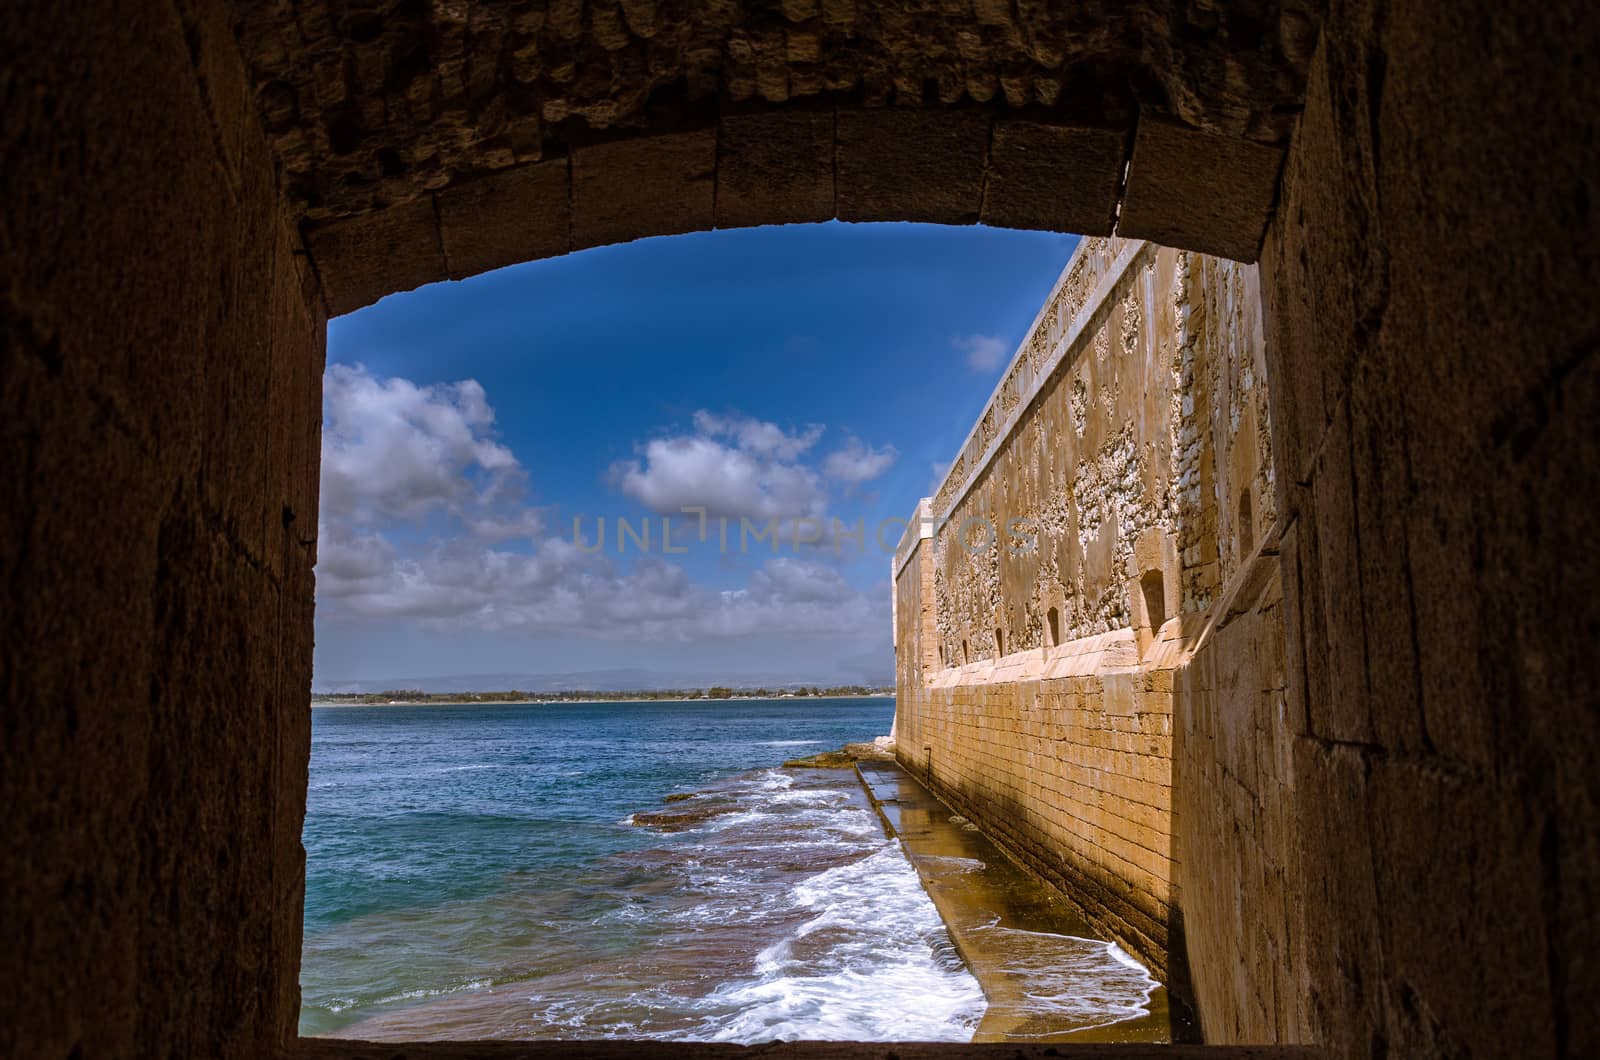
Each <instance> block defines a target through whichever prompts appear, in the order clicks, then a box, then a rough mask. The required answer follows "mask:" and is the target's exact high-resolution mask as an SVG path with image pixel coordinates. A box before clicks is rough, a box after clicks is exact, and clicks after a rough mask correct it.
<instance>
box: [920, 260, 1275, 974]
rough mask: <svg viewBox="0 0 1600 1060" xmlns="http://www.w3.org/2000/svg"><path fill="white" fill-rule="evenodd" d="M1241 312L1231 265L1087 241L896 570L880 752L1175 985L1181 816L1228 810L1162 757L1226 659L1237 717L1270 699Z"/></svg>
mask: <svg viewBox="0 0 1600 1060" xmlns="http://www.w3.org/2000/svg"><path fill="white" fill-rule="evenodd" d="M1260 305H1261V302H1260V293H1259V289H1258V286H1257V279H1256V270H1255V268H1253V267H1249V266H1241V265H1238V264H1236V263H1233V262H1227V261H1223V260H1220V259H1215V258H1209V257H1205V256H1203V255H1198V254H1192V253H1187V252H1183V251H1177V250H1172V249H1168V248H1164V247H1159V246H1156V245H1154V244H1150V243H1142V242H1136V241H1125V240H1119V239H1089V240H1085V241H1084V243H1083V244H1082V246H1081V247H1080V249H1079V251H1078V253H1077V254H1075V255H1074V257H1073V259H1072V260H1071V261H1070V262H1069V263H1068V265H1067V267H1066V269H1065V270H1064V271H1063V273H1062V276H1061V279H1060V280H1059V281H1058V283H1057V284H1056V286H1055V288H1054V289H1053V290H1052V292H1051V294H1050V296H1049V298H1048V299H1047V300H1046V303H1045V305H1044V307H1043V308H1042V309H1041V311H1040V314H1039V316H1038V318H1037V320H1036V321H1035V323H1034V326H1033V328H1032V329H1031V330H1030V332H1029V334H1028V337H1027V338H1026V339H1025V340H1024V341H1023V343H1022V345H1021V347H1020V349H1019V350H1018V351H1017V354H1016V356H1015V358H1014V359H1013V361H1012V363H1011V365H1010V366H1009V368H1008V369H1007V371H1006V373H1005V375H1004V376H1003V378H1002V381H1001V383H1000V385H999V386H998V387H997V388H996V391H995V394H994V396H993V397H992V398H991V400H990V402H989V404H988V406H987V408H986V409H985V412H984V414H983V416H982V417H981V418H980V420H979V422H978V423H977V425H976V426H975V427H974V428H973V430H972V433H971V435H970V436H969V437H968V439H967V441H966V442H965V443H964V445H963V446H962V449H961V451H960V453H959V454H958V455H957V458H956V460H955V462H954V464H953V466H952V468H951V470H950V472H949V475H948V476H947V478H946V479H945V481H944V482H943V483H942V484H941V486H940V488H939V489H938V491H937V492H936V494H935V496H934V497H933V498H931V500H929V501H928V502H925V507H924V509H923V512H922V515H921V517H920V518H919V519H917V520H915V521H914V523H913V526H912V528H911V529H910V530H908V532H907V534H906V536H905V539H904V540H903V541H902V543H901V548H900V551H899V553H898V554H897V556H896V559H895V575H896V582H895V592H896V627H897V628H896V645H897V663H898V670H897V676H898V692H899V696H900V698H899V712H898V717H897V719H896V733H897V737H898V748H899V755H900V758H901V760H902V762H904V763H905V764H906V765H907V766H909V767H910V768H912V769H914V770H915V771H917V772H918V773H919V774H921V775H923V776H925V777H927V778H928V779H929V781H930V782H931V783H932V785H933V786H934V787H935V788H936V789H937V790H938V791H939V792H940V793H941V794H943V795H944V796H945V797H946V798H947V799H948V801H950V802H951V803H952V804H953V805H955V806H956V807H957V808H959V809H960V810H961V811H962V812H963V813H965V814H967V815H968V816H970V817H972V818H973V819H974V820H976V821H978V822H979V823H980V824H981V825H982V826H983V827H984V828H985V829H986V830H987V831H988V832H990V833H991V834H992V835H994V836H995V838H997V839H999V840H1000V841H1001V842H1002V843H1003V844H1004V845H1005V846H1006V847H1007V848H1008V849H1009V850H1010V851H1011V852H1012V853H1013V854H1014V855H1016V856H1017V857H1018V858H1019V859H1020V860H1022V861H1024V862H1025V863H1026V864H1028V865H1029V866H1030V867H1032V868H1033V869H1034V870H1035V871H1037V872H1039V873H1040V874H1041V875H1043V876H1044V877H1046V878H1047V879H1049V880H1051V881H1052V882H1053V883H1055V884H1057V885H1058V886H1059V887H1060V888H1061V890H1062V891H1063V893H1064V894H1065V895H1066V896H1067V897H1068V898H1069V899H1071V900H1072V901H1074V902H1075V903H1077V904H1078V905H1079V906H1080V907H1082V909H1083V911H1084V912H1085V914H1086V915H1087V916H1088V918H1089V919H1090V920H1091V921H1092V922H1093V923H1095V924H1096V925H1097V926H1098V927H1100V928H1101V929H1102V930H1103V931H1105V932H1106V933H1107V934H1108V935H1110V936H1111V937H1112V938H1115V939H1116V940H1118V941H1119V942H1120V943H1122V944H1123V945H1124V946H1125V947H1126V948H1127V949H1129V950H1130V951H1132V952H1134V953H1135V954H1137V955H1138V956H1140V957H1141V958H1142V959H1143V960H1144V961H1145V962H1146V963H1148V964H1149V965H1151V966H1152V968H1154V969H1155V970H1156V971H1157V972H1158V974H1160V975H1161V976H1162V977H1163V978H1165V979H1168V980H1172V981H1175V982H1176V985H1178V986H1179V987H1180V989H1183V988H1185V987H1186V978H1187V977H1186V972H1185V970H1184V968H1183V961H1182V959H1181V958H1182V953H1181V952H1179V951H1178V950H1177V948H1176V947H1175V934H1174V930H1173V929H1174V926H1175V922H1176V917H1175V912H1176V910H1177V909H1178V906H1179V895H1180V894H1181V893H1182V892H1183V891H1184V890H1185V888H1186V887H1189V886H1190V884H1189V882H1188V880H1187V878H1186V877H1185V875H1184V873H1183V871H1182V866H1181V865H1180V863H1179V861H1178V859H1177V858H1176V857H1175V845H1177V844H1176V843H1175V839H1174V834H1175V830H1176V829H1177V826H1176V824H1175V822H1176V821H1177V820H1178V819H1179V818H1180V817H1181V812H1180V808H1181V807H1182V806H1183V805H1185V802H1184V799H1185V798H1188V797H1190V796H1192V797H1193V799H1194V801H1195V804H1196V805H1205V806H1206V807H1207V809H1206V813H1207V814H1208V815H1210V817H1209V818H1208V823H1211V822H1214V821H1215V820H1217V819H1220V817H1228V818H1229V819H1231V818H1232V817H1234V816H1238V815H1244V814H1246V813H1247V808H1246V807H1245V806H1244V804H1243V802H1242V801H1241V800H1239V799H1237V798H1233V797H1232V796H1231V795H1230V794H1228V793H1224V794H1223V795H1222V796H1220V797H1218V796H1216V795H1215V793H1214V791H1213V790H1212V789H1211V788H1205V789H1204V790H1199V789H1198V788H1196V785H1200V786H1203V785H1206V784H1210V783H1214V782H1217V781H1218V779H1219V778H1227V777H1229V776H1231V773H1230V765H1229V763H1231V761H1232V760H1231V759H1227V758H1224V759H1222V760H1221V762H1220V763H1219V762H1212V761H1207V762H1206V763H1204V764H1201V765H1197V766H1196V767H1194V768H1191V769H1187V770H1186V769H1184V768H1183V767H1182V763H1181V762H1175V758H1174V746H1175V744H1176V743H1178V742H1180V740H1181V735H1180V734H1179V733H1178V730H1179V729H1181V728H1182V727H1183V726H1186V725H1187V726H1190V727H1193V726H1195V725H1196V724H1197V723H1199V724H1200V726H1201V733H1202V735H1193V736H1191V737H1190V745H1192V746H1195V747H1202V746H1204V744H1203V741H1204V740H1206V739H1210V738H1211V736H1210V734H1211V733H1213V732H1214V731H1215V728H1216V726H1215V725H1213V724H1211V723H1210V722H1209V721H1208V720H1206V719H1204V718H1202V717H1200V716H1199V715H1197V714H1194V713H1193V712H1191V711H1189V710H1187V709H1186V707H1187V706H1188V703H1189V699H1186V698H1185V696H1189V697H1190V698H1192V699H1193V700H1195V701H1196V702H1198V701H1199V700H1200V699H1201V698H1206V704H1207V709H1209V708H1210V706H1211V704H1212V703H1213V701H1216V700H1218V699H1219V697H1218V696H1217V695H1216V694H1214V693H1215V690H1216V689H1217V688H1218V685H1219V681H1222V682H1223V683H1224V684H1226V690H1227V691H1228V692H1237V691H1238V689H1237V687H1236V686H1237V681H1235V680H1234V678H1236V677H1237V674H1236V672H1235V670H1236V668H1234V669H1230V663H1231V662H1232V661H1233V659H1234V655H1233V654H1232V653H1239V655H1240V657H1248V658H1250V659H1252V660H1259V659H1264V660H1266V663H1265V664H1264V669H1262V672H1261V674H1260V675H1257V674H1256V673H1255V672H1254V671H1252V675H1251V677H1250V679H1249V685H1250V687H1249V688H1248V690H1246V691H1245V692H1244V694H1243V699H1244V700H1247V701H1248V703H1246V704H1244V709H1246V710H1254V709H1256V705H1257V704H1262V706H1261V708H1260V709H1261V710H1267V709H1270V705H1271V703H1272V701H1273V699H1274V697H1276V700H1277V701H1279V702H1281V700H1282V694H1283V693H1282V686H1283V680H1282V665H1281V662H1276V663H1274V662H1273V660H1281V656H1282V649H1281V632H1280V629H1279V626H1278V625H1277V614H1278V612H1277V610H1276V609H1275V608H1274V607H1273V602H1274V601H1275V600H1276V599H1277V598H1278V597H1277V595H1275V594H1277V593H1278V592H1279V590H1278V587H1277V584H1276V581H1275V580H1271V579H1268V580H1265V581H1264V580H1263V578H1262V574H1263V572H1270V571H1269V568H1270V570H1272V571H1275V569H1276V568H1275V566H1273V565H1272V561H1271V560H1264V559H1262V558H1261V556H1262V553H1263V552H1266V553H1267V554H1269V555H1270V554H1271V548H1270V542H1271V540H1272V534H1273V525H1274V519H1275V505H1274V500H1273V481H1272V454H1271V432H1270V428H1269V422H1268V413H1267V402H1266V398H1267V394H1266V387H1265V360H1264V350H1263V346H1262V328H1261V311H1260ZM1264 545H1266V546H1267V547H1265V548H1264V547H1263V546H1264ZM1244 590H1247V591H1248V597H1249V598H1248V601H1247V602H1248V603H1249V604H1250V605H1251V606H1252V607H1257V608H1258V609H1259V610H1261V611H1262V614H1263V615H1264V616H1265V617H1261V618H1259V620H1258V621H1255V622H1254V623H1252V624H1249V625H1240V624H1238V623H1235V624H1234V632H1233V634H1232V635H1231V639H1230V642H1229V643H1230V648H1229V652H1230V654H1229V655H1228V657H1227V658H1226V659H1223V660H1220V661H1219V660H1218V659H1216V658H1215V653H1211V654H1207V655H1205V658H1206V660H1207V662H1206V666H1205V668H1204V670H1203V672H1202V673H1198V674H1191V673H1190V672H1189V665H1190V663H1191V661H1192V660H1193V659H1194V658H1195V657H1196V653H1197V652H1199V653H1206V652H1208V645H1209V643H1210V641H1211V639H1212V638H1213V636H1214V635H1215V632H1216V631H1217V630H1218V629H1220V628H1222V627H1223V626H1224V625H1226V624H1227V623H1228V622H1229V620H1230V619H1231V618H1232V617H1233V609H1234V608H1236V607H1237V606H1239V601H1240V600H1241V599H1242V597H1241V592H1242V591H1244ZM1241 634H1243V635H1241ZM1219 674H1221V675H1222V677H1219V676H1218V675H1219ZM1257 676H1259V680H1258V679H1257ZM1230 681H1231V682H1232V683H1228V682H1230ZM1207 697H1208V698H1207ZM1250 753H1253V750H1251V751H1250ZM1250 782H1251V784H1252V785H1254V784H1256V783H1257V782H1258V777H1257V776H1256V775H1255V774H1254V773H1252V774H1251V778H1250ZM1180 785H1187V786H1180ZM1235 786H1236V787H1237V786H1238V785H1237V784H1235ZM1191 789H1195V790H1191ZM1175 793H1176V795H1177V799H1176V801H1175ZM1246 830H1247V832H1248V833H1250V834H1253V833H1254V830H1255V821H1254V819H1253V817H1252V819H1251V820H1250V821H1247V822H1246ZM1196 860H1197V862H1202V861H1203V859H1202V858H1200V857H1199V856H1198V855H1197V856H1196ZM1255 860H1260V859H1259V858H1256V859H1255ZM1200 886H1203V885H1200ZM1210 923H1211V920H1210V919H1207V922H1206V924H1207V927H1208V928H1209V925H1210ZM1234 926H1237V925H1234Z"/></svg>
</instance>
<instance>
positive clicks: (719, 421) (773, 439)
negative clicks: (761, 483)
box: [694, 409, 823, 460]
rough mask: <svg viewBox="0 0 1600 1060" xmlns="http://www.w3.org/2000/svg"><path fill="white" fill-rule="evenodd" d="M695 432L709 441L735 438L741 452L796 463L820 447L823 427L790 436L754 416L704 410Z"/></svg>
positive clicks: (811, 426)
mask: <svg viewBox="0 0 1600 1060" xmlns="http://www.w3.org/2000/svg"><path fill="white" fill-rule="evenodd" d="M694 428H695V430H697V431H699V432H700V433H701V434H704V435H707V436H708V437H713V438H717V437H721V438H731V439H733V440H734V441H735V442H737V443H738V446H739V448H740V449H743V450H745V451H746V452H749V453H752V454H754V455H756V456H761V457H767V458H769V459H772V460H794V459H796V458H797V457H799V456H800V454H801V453H803V452H805V451H806V450H807V449H810V448H811V447H812V446H813V445H816V444H817V440H818V439H819V438H821V437H822V431H823V426H822V424H820V423H813V424H809V425H808V426H807V427H806V429H805V430H803V431H800V432H799V433H790V432H788V431H785V430H784V429H783V428H781V427H779V426H778V425H777V424H776V423H768V422H766V421H765V420H758V419H755V418H753V417H750V416H718V415H716V414H714V413H710V412H707V411H706V410H705V409H701V410H700V411H699V412H696V413H695V414H694Z"/></svg>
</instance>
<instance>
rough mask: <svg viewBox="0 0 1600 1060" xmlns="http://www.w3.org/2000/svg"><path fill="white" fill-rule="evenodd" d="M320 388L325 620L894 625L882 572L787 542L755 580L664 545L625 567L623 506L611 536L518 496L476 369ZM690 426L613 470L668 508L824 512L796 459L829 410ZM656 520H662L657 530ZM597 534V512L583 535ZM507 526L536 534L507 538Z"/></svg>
mask: <svg viewBox="0 0 1600 1060" xmlns="http://www.w3.org/2000/svg"><path fill="white" fill-rule="evenodd" d="M324 393H325V395H326V397H325V412H324V415H325V422H326V424H327V427H326V430H325V432H324V441H323V466H324V474H323V511H322V527H321V531H320V536H319V542H318V554H319V559H318V564H317V601H318V608H319V612H320V616H321V617H322V618H324V619H328V620H331V621H333V622H335V623H336V624H337V623H348V622H391V621H409V622H415V623H418V624H420V625H422V626H423V627H425V628H432V629H466V630H481V631H497V630H519V631H527V632H529V633H534V634H579V635H585V636H590V637H594V638H596V639H607V640H618V641H630V640H651V641H693V640H698V639H711V638H735V637H748V636H752V635H772V636H784V637H845V638H851V639H857V640H862V641H863V642H872V641H875V640H876V639H878V638H881V636H882V635H883V632H884V630H885V629H887V624H888V621H889V618H888V613H887V610H888V603H887V602H888V590H887V587H885V586H875V587H874V588H873V589H872V590H871V591H862V590H859V589H856V588H855V587H853V586H852V585H851V584H850V583H849V582H847V581H846V580H845V579H844V578H843V576H842V575H841V574H840V573H839V571H838V570H837V569H835V568H834V567H831V566H829V565H827V564H824V563H817V562H811V561H809V560H804V559H801V558H799V557H794V558H791V557H788V556H774V557H772V558H771V559H769V560H768V561H767V562H766V563H765V564H764V565H762V566H761V567H759V568H757V569H756V570H755V571H754V572H753V573H752V574H751V575H750V577H749V579H748V580H747V582H746V584H745V585H744V587H742V588H735V589H713V588H710V587H707V586H703V585H699V584H696V583H695V582H694V581H693V580H692V579H691V578H690V576H689V575H688V573H687V572H686V571H685V570H684V569H683V568H681V567H679V566H677V565H676V564H674V563H671V562H668V561H667V560H666V559H664V558H663V557H661V556H657V555H645V556H640V557H639V558H638V559H637V560H636V561H635V562H633V563H632V565H631V569H628V570H626V571H624V570H621V569H619V568H618V566H617V564H616V563H615V562H614V559H615V551H614V550H615V549H616V548H617V547H618V546H617V538H616V528H615V524H614V523H613V524H612V525H611V527H610V530H611V533H610V536H609V537H608V539H607V550H606V551H601V552H593V551H588V550H586V549H583V548H580V547H579V546H578V544H577V543H576V542H575V541H573V540H572V539H570V538H566V537H562V536H558V532H556V531H553V530H552V529H551V528H548V527H547V526H546V523H545V520H544V519H543V518H542V517H541V513H540V512H539V511H538V510H537V509H535V508H531V507H528V506H527V505H525V504H524V503H523V502H522V500H521V492H522V489H523V486H524V480H525V478H526V476H525V474H524V472H523V469H522V467H521V465H520V464H519V463H518V462H517V460H516V458H515V457H514V456H513V455H512V453H511V451H510V450H509V449H507V448H506V447H505V446H503V445H501V444H500V443H498V442H496V441H495V440H494V439H493V437H492V434H491V431H492V427H493V424H494V412H493V409H492V408H491V407H490V405H489V402H488V400H487V397H486V395H485V394H484V391H483V388H482V387H481V386H479V385H478V384H477V383H476V382H473V381H471V380H465V381H461V382H456V383H450V384H440V385H435V386H426V387H423V386H417V385H416V384H415V383H412V382H410V381H408V380H404V379H382V378H379V377H376V376H374V375H372V374H371V373H370V372H368V371H367V370H366V369H364V368H361V367H359V366H357V367H347V366H339V365H336V366H334V367H332V368H330V369H329V370H328V373H327V377H326V379H325V388H324ZM694 425H695V432H694V433H693V434H690V435H685V436H681V437H669V438H663V439H658V440H655V441H652V442H650V443H648V444H647V445H646V446H645V447H644V448H643V450H642V452H641V459H638V460H634V461H628V462H625V463H624V464H623V465H619V467H618V468H616V469H614V474H615V477H616V482H617V485H618V487H619V488H620V489H621V490H622V491H623V492H624V493H626V494H628V495H629V496H632V497H635V498H636V499H638V500H639V501H640V502H641V503H644V504H645V505H646V506H647V507H650V508H652V509H654V510H657V511H660V512H663V513H666V514H667V515H669V516H675V515H677V513H678V509H679V508H680V507H682V506H685V505H703V506H705V507H706V508H707V509H708V514H711V515H727V516H732V517H739V516H749V517H752V518H754V519H756V520H758V521H760V522H762V523H765V522H767V521H769V520H773V519H778V520H790V519H798V518H806V517H809V518H814V519H819V520H820V519H821V518H822V517H823V515H824V514H825V512H826V510H827V494H826V491H825V490H824V488H823V486H822V481H823V475H822V473H821V472H819V471H818V470H817V469H815V468H813V467H811V466H808V465H806V464H804V463H802V462H801V459H802V458H803V457H804V456H805V455H806V454H807V453H808V452H809V451H810V450H812V449H813V448H814V447H815V445H816V444H817V442H818V440H819V439H820V438H821V436H822V433H823V428H822V427H821V426H820V425H810V426H807V427H806V428H804V429H803V430H798V431H793V430H783V429H781V428H779V427H777V426H776V425H775V424H772V423H767V422H765V421H761V420H756V419H752V418H749V417H739V416H717V415H713V414H711V413H707V412H701V413H699V414H697V415H696V416H695V418H694ZM841 452H842V453H845V454H847V455H848V456H849V458H850V461H851V462H850V463H849V465H848V466H846V464H844V463H835V465H834V466H835V470H839V469H844V470H847V471H850V472H852V473H855V474H864V473H865V471H867V470H870V465H871V464H873V463H874V462H875V461H880V462H881V461H882V460H883V459H884V458H885V454H887V455H888V459H891V460H892V459H893V451H892V450H890V449H885V450H882V451H879V450H873V449H871V448H870V447H867V446H865V445H863V444H861V443H859V442H858V441H855V440H852V443H851V445H849V446H847V447H846V448H845V449H844V450H841ZM838 455H839V454H833V456H838ZM831 459H832V457H831V456H830V460H831ZM841 459H843V458H841ZM885 466H886V465H885ZM835 477H841V478H844V477H847V476H835ZM661 523H662V520H659V519H658V520H653V526H652V529H653V531H654V535H653V536H654V543H655V544H656V545H657V547H660V541H661V538H660V533H661ZM566 529H567V528H566V527H561V528H560V531H559V532H565V531H566ZM594 535H595V523H594V522H593V521H592V520H591V521H589V522H588V524H587V527H586V530H585V541H586V543H592V542H593V540H594ZM512 540H520V541H521V542H523V543H522V544H520V545H518V546H516V547H507V546H506V545H505V543H506V542H509V541H512ZM680 540H681V539H680ZM784 540H788V537H787V536H785V538H784ZM630 551H631V549H630Z"/></svg>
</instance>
